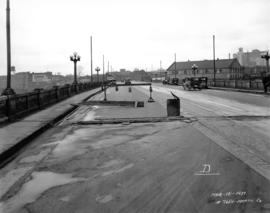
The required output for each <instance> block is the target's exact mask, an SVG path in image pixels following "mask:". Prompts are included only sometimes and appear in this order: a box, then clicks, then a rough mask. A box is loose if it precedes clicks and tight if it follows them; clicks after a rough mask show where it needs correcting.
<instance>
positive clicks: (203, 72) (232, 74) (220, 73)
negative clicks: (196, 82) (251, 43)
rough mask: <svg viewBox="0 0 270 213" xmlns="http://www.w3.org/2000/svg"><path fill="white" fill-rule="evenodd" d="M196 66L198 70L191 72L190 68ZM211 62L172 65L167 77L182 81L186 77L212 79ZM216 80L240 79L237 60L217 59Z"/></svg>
mask: <svg viewBox="0 0 270 213" xmlns="http://www.w3.org/2000/svg"><path fill="white" fill-rule="evenodd" d="M194 64H195V65H196V66H197V67H198V69H197V70H196V71H195V73H194V71H193V70H192V66H193V65H194ZM213 64H214V63H213V60H203V61H185V62H176V64H175V63H173V64H172V65H171V66H170V67H169V68H168V69H167V77H170V78H174V77H176V78H178V79H180V80H183V79H184V78H186V77H194V76H198V77H208V79H210V80H211V79H213V78H214V65H213ZM215 67H216V79H242V77H243V67H242V66H241V65H240V63H239V62H238V60H237V59H217V60H216V61H215Z"/></svg>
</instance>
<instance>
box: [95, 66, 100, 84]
mask: <svg viewBox="0 0 270 213" xmlns="http://www.w3.org/2000/svg"><path fill="white" fill-rule="evenodd" d="M95 70H96V72H97V82H99V74H98V73H99V71H100V68H99V67H97V68H96V69H95Z"/></svg>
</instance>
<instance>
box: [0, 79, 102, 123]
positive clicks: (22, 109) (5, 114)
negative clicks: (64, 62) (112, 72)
mask: <svg viewBox="0 0 270 213" xmlns="http://www.w3.org/2000/svg"><path fill="white" fill-rule="evenodd" d="M99 86H101V83H97V82H95V83H79V84H77V85H69V84H67V85H65V86H62V87H58V86H55V87H53V88H52V89H49V90H43V89H35V91H34V92H30V93H26V94H18V95H13V96H0V120H1V119H3V118H9V119H12V118H14V117H18V116H21V115H24V114H27V113H30V112H32V111H34V110H38V109H42V108H44V107H46V106H48V105H51V104H54V103H57V102H59V101H61V100H64V99H66V98H68V97H71V96H73V95H75V94H78V93H81V92H84V91H87V90H91V89H95V88H97V87H99Z"/></svg>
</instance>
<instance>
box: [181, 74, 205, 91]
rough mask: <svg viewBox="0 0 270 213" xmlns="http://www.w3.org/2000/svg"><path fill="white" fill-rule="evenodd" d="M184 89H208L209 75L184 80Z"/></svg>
mask: <svg viewBox="0 0 270 213" xmlns="http://www.w3.org/2000/svg"><path fill="white" fill-rule="evenodd" d="M183 87H184V90H191V89H193V90H196V89H198V90H200V89H202V88H203V89H207V88H208V87H207V77H189V78H185V79H184V80H183Z"/></svg>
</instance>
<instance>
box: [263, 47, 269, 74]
mask: <svg viewBox="0 0 270 213" xmlns="http://www.w3.org/2000/svg"><path fill="white" fill-rule="evenodd" d="M261 58H263V59H265V60H266V67H267V70H266V72H267V73H269V58H270V56H269V53H268V51H267V52H266V54H265V55H262V56H261Z"/></svg>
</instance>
